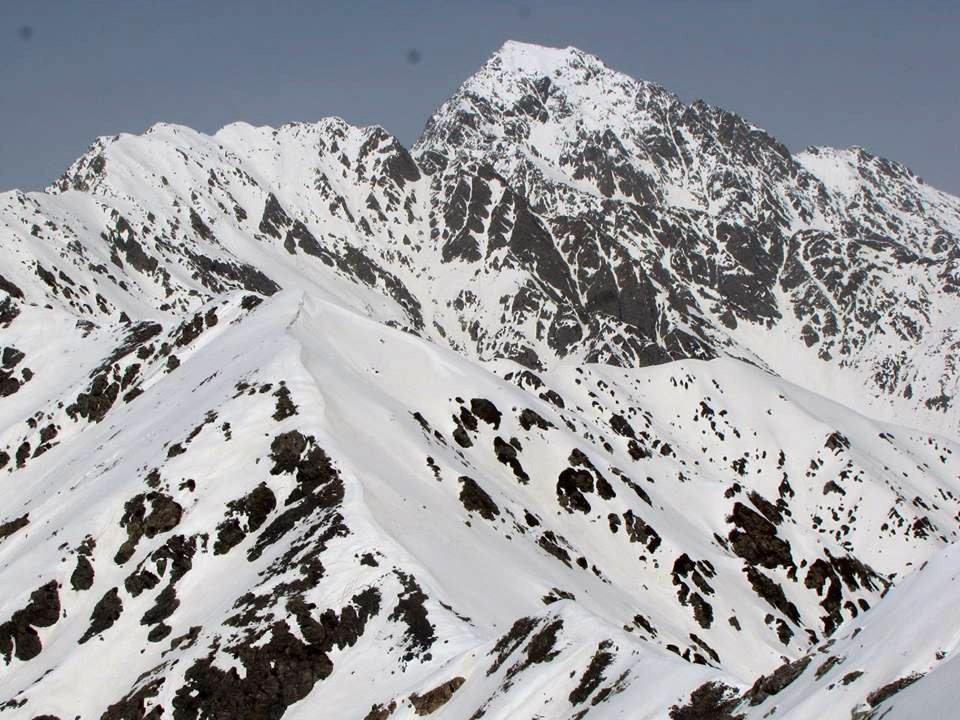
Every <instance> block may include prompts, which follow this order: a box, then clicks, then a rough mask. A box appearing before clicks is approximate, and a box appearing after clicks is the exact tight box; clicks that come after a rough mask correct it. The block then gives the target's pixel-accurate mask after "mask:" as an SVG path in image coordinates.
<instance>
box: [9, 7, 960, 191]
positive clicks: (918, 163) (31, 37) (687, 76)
mask: <svg viewBox="0 0 960 720" xmlns="http://www.w3.org/2000/svg"><path fill="white" fill-rule="evenodd" d="M958 35H960V3H958V2H956V1H948V0H942V1H941V2H936V1H934V0H911V1H907V0H904V1H903V2H892V1H888V0H869V1H867V0H863V1H860V0H857V1H853V0H851V1H844V2H818V1H814V0H795V1H794V2H783V1H781V0H764V1H759V2H752V1H750V0H729V1H724V0H672V1H669V2H668V1H667V0H659V1H656V2H653V1H651V2H640V1H636V0H635V1H634V2H614V1H613V0H610V1H604V0H594V1H593V2H561V1H559V0H556V1H553V2H539V1H536V0H529V1H524V2H520V3H516V2H459V1H456V2H454V1H452V0H445V1H440V0H434V1H432V2H431V1H427V0H424V1H417V2H413V1H411V2H363V1H362V0H353V1H352V2H349V3H347V2H343V3H321V2H313V3H308V2H285V1H282V0H273V1H272V2H251V1H248V0H231V1H230V2H226V1H223V2H214V1H213V0H210V1H207V2H201V1H199V0H194V1H190V2H188V1H186V0H164V1H162V2H161V1H160V0H156V1H154V2H146V1H145V0H144V1H138V0H101V1H100V2H81V1H79V0H72V1H69V2H57V1H55V0H44V1H43V2H41V1H40V0H30V1H29V2H28V1H19V0H3V2H2V3H0V37H2V40H0V138H2V139H0V190H6V189H10V188H13V187H20V188H23V189H31V190H32V189H39V188H41V187H43V186H44V185H46V184H47V183H48V182H50V181H51V180H53V179H54V178H56V177H57V176H58V175H59V174H60V173H61V172H62V171H63V170H64V169H65V168H66V167H67V165H69V163H70V162H71V161H72V160H73V159H75V158H76V157H77V156H79V155H80V154H81V153H82V152H83V151H84V150H85V149H86V147H87V146H88V145H89V144H90V142H91V141H92V140H93V138H94V137H96V136H98V135H111V134H114V133H117V132H134V133H139V132H142V131H143V130H144V129H145V128H147V127H149V126H150V125H152V124H153V123H154V122H157V121H161V120H163V121H168V122H177V123H183V124H185V125H190V126H192V127H195V128H197V129H199V130H202V131H204V132H212V131H215V130H216V129H218V128H219V127H221V126H222V125H225V124H226V123H228V122H232V121H234V120H245V121H247V122H251V123H254V124H270V125H278V124H281V123H283V122H287V121H291V120H303V121H310V120H315V119H317V118H320V117H323V116H326V115H340V116H341V117H343V118H345V119H346V120H348V121H350V122H352V123H356V124H361V125H365V124H374V123H376V124H380V125H383V126H384V127H385V128H386V129H387V130H389V131H391V132H393V133H394V134H396V135H397V136H398V137H400V139H401V140H402V141H403V142H404V143H406V144H408V145H409V144H410V143H412V142H413V140H414V139H415V138H416V136H417V134H418V133H419V132H420V129H421V128H422V127H423V124H424V123H425V122H426V120H427V118H428V117H429V115H430V114H431V113H432V112H433V110H434V109H435V108H436V107H437V106H438V105H439V104H440V103H441V102H443V100H445V99H446V98H447V97H448V96H449V95H450V94H451V92H452V91H453V90H454V89H455V88H456V87H457V86H458V85H459V84H460V83H461V82H462V81H463V80H464V79H465V78H466V77H468V76H469V75H470V74H471V73H472V72H474V71H475V70H476V69H477V68H479V66H480V65H481V64H482V63H483V62H484V61H485V60H486V59H487V57H489V55H490V54H491V53H492V52H493V51H494V50H495V49H496V48H498V47H499V46H500V45H501V44H502V43H503V41H504V40H507V39H516V40H523V41H527V42H535V43H540V44H543V45H553V46H561V47H563V46H567V45H575V46H577V47H579V48H581V49H583V50H586V51H588V52H591V53H593V54H595V55H598V56H599V57H600V58H602V59H603V60H604V61H605V62H606V63H607V64H608V65H609V66H611V67H613V68H615V69H618V70H621V71H623V72H626V73H627V74H629V75H632V76H634V77H637V78H644V79H647V80H652V81H655V82H658V83H660V84H662V85H664V86H666V87H667V88H668V89H670V90H672V91H673V92H675V93H677V94H678V95H679V96H680V97H681V98H682V99H683V100H685V101H691V100H694V99H696V98H703V99H705V100H707V101H708V102H710V103H713V104H716V105H720V106H722V107H725V108H727V109H729V110H732V111H734V112H737V113H739V114H741V115H743V116H744V117H746V118H747V119H749V120H751V121H752V122H755V123H756V124H758V125H761V126H762V127H764V128H766V129H767V130H769V131H770V132H771V133H772V134H773V135H774V136H776V137H778V138H779V139H780V140H782V141H783V142H785V143H786V144H787V145H788V146H789V147H790V148H791V149H792V150H798V149H801V148H803V147H806V146H807V145H811V144H820V145H835V146H840V147H845V146H848V145H853V144H856V145H862V146H863V147H865V148H867V149H868V150H870V151H871V152H874V153H877V154H880V155H884V156H886V157H889V158H892V159H895V160H898V161H900V162H903V163H904V164H906V165H908V166H910V167H911V168H913V169H914V170H915V171H916V172H917V173H919V174H920V175H921V176H923V177H924V178H925V179H926V180H927V181H928V182H930V183H931V184H933V185H935V186H937V187H940V188H942V189H944V190H947V191H949V192H953V193H955V194H960V163H958V159H960V138H958V129H960V78H958V70H960V41H958Z"/></svg>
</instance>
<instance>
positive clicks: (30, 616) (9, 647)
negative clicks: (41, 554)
mask: <svg viewBox="0 0 960 720" xmlns="http://www.w3.org/2000/svg"><path fill="white" fill-rule="evenodd" d="M59 619H60V592H59V587H58V585H57V582H56V580H51V581H50V582H48V583H47V584H46V585H42V586H41V587H39V588H37V589H36V590H34V591H33V592H32V593H30V601H29V602H28V603H27V605H26V607H24V608H23V609H21V610H17V611H16V612H15V613H14V614H13V616H12V617H11V618H10V619H9V620H8V621H6V622H4V623H3V624H0V656H2V657H3V659H4V662H5V663H6V664H7V665H9V664H10V661H11V656H13V657H16V658H17V659H18V660H23V661H27V660H32V659H33V658H35V657H36V656H37V655H39V654H40V651H41V650H42V649H43V646H42V644H41V642H40V637H39V636H38V635H37V631H36V630H35V629H34V628H45V627H50V626H51V625H53V624H55V623H56V622H57V620H59Z"/></svg>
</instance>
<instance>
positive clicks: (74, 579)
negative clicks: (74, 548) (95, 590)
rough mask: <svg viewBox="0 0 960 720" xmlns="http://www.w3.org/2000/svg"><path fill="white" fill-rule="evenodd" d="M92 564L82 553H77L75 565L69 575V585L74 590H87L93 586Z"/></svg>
mask: <svg viewBox="0 0 960 720" xmlns="http://www.w3.org/2000/svg"><path fill="white" fill-rule="evenodd" d="M93 578H94V571H93V565H91V564H90V561H89V560H88V559H87V558H86V557H85V556H84V555H77V566H76V567H75V568H74V569H73V573H71V575H70V587H72V588H73V589H74V590H89V589H90V588H91V587H93Z"/></svg>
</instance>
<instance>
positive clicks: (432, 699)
mask: <svg viewBox="0 0 960 720" xmlns="http://www.w3.org/2000/svg"><path fill="white" fill-rule="evenodd" d="M465 682H466V680H465V679H464V678H462V677H459V676H458V677H455V678H451V679H450V680H447V681H446V682H445V683H442V684H440V685H438V686H437V687H435V688H433V690H428V691H427V692H425V693H423V694H422V695H418V694H417V693H413V694H412V695H411V696H410V702H411V703H412V704H413V709H414V710H415V711H416V713H417V715H429V714H431V713H433V712H435V711H437V710H439V709H440V708H441V707H443V706H444V705H446V704H447V702H448V701H449V700H450V698H452V697H453V694H454V693H455V692H456V691H457V690H459V689H460V687H461V686H462V685H463V684H464V683H465Z"/></svg>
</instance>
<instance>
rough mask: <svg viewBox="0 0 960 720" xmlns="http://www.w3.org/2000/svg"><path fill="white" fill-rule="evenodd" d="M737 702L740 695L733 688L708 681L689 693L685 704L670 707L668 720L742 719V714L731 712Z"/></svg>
mask: <svg viewBox="0 0 960 720" xmlns="http://www.w3.org/2000/svg"><path fill="white" fill-rule="evenodd" d="M739 704H740V696H739V693H737V691H736V690H735V689H734V688H732V687H728V686H726V685H724V684H723V683H718V682H708V683H704V684H703V685H701V686H700V687H698V688H697V689H696V690H694V691H693V692H692V693H691V694H690V701H689V702H688V703H687V704H686V705H683V706H678V705H674V706H673V707H672V708H670V720H743V717H744V716H743V715H742V714H736V715H735V714H734V712H733V711H734V710H736V708H737V706H738V705H739Z"/></svg>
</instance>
